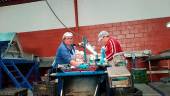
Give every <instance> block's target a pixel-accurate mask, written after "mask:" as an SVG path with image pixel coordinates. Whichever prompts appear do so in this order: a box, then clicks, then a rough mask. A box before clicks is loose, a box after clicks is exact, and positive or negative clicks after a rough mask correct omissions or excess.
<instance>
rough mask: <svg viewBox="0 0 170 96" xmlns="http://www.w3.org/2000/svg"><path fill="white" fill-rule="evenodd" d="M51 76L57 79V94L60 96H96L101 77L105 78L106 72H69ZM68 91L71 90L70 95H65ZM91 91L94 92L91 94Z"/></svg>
mask: <svg viewBox="0 0 170 96" xmlns="http://www.w3.org/2000/svg"><path fill="white" fill-rule="evenodd" d="M52 76H56V77H57V79H58V93H59V94H60V96H63V94H72V95H73V94H74V95H75V94H76V96H78V94H81V96H87V94H93V95H94V96H96V95H97V91H98V87H99V83H101V82H102V81H103V80H102V79H103V78H102V77H105V76H107V72H106V71H103V70H100V71H70V72H58V73H54V74H52ZM82 86H83V87H82ZM68 90H72V93H68V92H67V93H66V91H68ZM87 91H88V92H87ZM92 91H94V93H92ZM83 92H84V93H83Z"/></svg>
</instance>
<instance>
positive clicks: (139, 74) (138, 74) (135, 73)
mask: <svg viewBox="0 0 170 96" xmlns="http://www.w3.org/2000/svg"><path fill="white" fill-rule="evenodd" d="M132 77H133V82H134V83H148V77H147V72H146V68H132Z"/></svg>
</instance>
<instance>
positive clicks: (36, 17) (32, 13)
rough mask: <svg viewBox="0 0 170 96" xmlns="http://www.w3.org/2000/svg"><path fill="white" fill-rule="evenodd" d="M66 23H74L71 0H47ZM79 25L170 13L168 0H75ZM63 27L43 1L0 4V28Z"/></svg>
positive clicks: (2, 30) (19, 29)
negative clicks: (8, 4) (1, 5)
mask: <svg viewBox="0 0 170 96" xmlns="http://www.w3.org/2000/svg"><path fill="white" fill-rule="evenodd" d="M48 1H49V3H50V5H51V6H52V8H53V9H54V11H55V13H56V15H57V16H58V17H59V18H60V19H61V20H62V22H63V23H64V24H65V25H67V26H68V27H73V26H75V20H74V19H75V18H74V0H48ZM78 8H79V9H78V10H79V24H80V26H85V25H95V24H104V23H114V22H123V21H131V20H141V19H150V18H159V17H169V16H170V11H169V9H170V0H78ZM56 28H63V25H62V24H61V23H60V22H59V21H58V20H57V19H56V18H55V16H54V15H53V14H52V12H51V11H50V9H49V8H48V6H47V4H46V2H45V1H38V2H32V3H27V4H19V5H13V6H6V7H0V32H27V31H28V32H29V31H36V30H47V29H56Z"/></svg>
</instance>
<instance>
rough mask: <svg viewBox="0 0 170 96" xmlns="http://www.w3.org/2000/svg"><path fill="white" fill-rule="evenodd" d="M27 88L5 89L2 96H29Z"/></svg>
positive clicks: (2, 90)
mask: <svg viewBox="0 0 170 96" xmlns="http://www.w3.org/2000/svg"><path fill="white" fill-rule="evenodd" d="M27 91H28V90H27V89H26V88H5V89H1V90H0V96H28V93H27Z"/></svg>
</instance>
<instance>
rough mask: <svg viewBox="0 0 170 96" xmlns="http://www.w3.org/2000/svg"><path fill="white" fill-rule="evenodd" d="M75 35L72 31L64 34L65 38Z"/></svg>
mask: <svg viewBox="0 0 170 96" xmlns="http://www.w3.org/2000/svg"><path fill="white" fill-rule="evenodd" d="M72 36H73V33H71V32H65V33H64V34H63V39H64V38H65V37H72Z"/></svg>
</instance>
